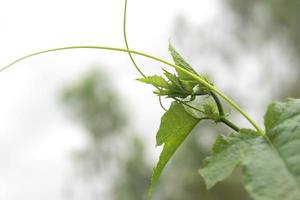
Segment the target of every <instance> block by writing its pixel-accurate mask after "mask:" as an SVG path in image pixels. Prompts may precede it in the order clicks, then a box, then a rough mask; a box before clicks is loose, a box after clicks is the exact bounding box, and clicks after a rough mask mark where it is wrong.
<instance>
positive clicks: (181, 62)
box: [169, 43, 197, 80]
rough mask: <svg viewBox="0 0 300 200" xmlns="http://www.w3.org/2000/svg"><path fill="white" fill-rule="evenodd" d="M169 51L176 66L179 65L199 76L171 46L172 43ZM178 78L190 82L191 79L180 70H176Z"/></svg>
mask: <svg viewBox="0 0 300 200" xmlns="http://www.w3.org/2000/svg"><path fill="white" fill-rule="evenodd" d="M169 51H170V53H171V55H172V57H173V61H174V63H175V64H176V65H178V66H179V67H182V68H184V69H186V70H188V71H190V72H192V73H194V74H197V72H196V71H195V70H194V69H193V68H192V67H191V66H190V65H189V64H188V63H187V62H186V61H185V60H184V59H183V57H182V56H181V55H180V54H179V53H178V52H177V51H176V50H175V48H174V47H173V46H172V45H171V43H170V44H169ZM176 72H177V74H178V76H179V78H180V79H185V80H190V79H191V78H190V77H189V76H188V75H186V74H184V73H182V72H181V71H179V70H176Z"/></svg>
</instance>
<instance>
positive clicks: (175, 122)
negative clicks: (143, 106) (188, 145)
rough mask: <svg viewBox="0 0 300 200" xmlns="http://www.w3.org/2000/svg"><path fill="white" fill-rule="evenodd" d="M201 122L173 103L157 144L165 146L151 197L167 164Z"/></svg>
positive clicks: (153, 180)
mask: <svg viewBox="0 0 300 200" xmlns="http://www.w3.org/2000/svg"><path fill="white" fill-rule="evenodd" d="M199 121H200V120H199V119H196V118H194V117H192V116H191V115H189V114H188V113H187V112H186V111H185V109H184V107H183V106H182V105H181V104H179V103H177V102H173V103H172V105H171V107H170V108H169V110H168V111H167V112H166V113H165V114H164V115H163V116H162V118H161V124H160V127H159V130H158V132H157V135H156V143H157V145H158V146H160V145H163V144H164V147H163V151H162V152H161V155H160V157H159V161H158V163H157V166H156V167H155V168H154V170H153V175H152V181H151V188H150V191H149V194H150V195H151V193H152V191H153V187H154V186H155V184H156V183H157V181H158V178H159V176H160V174H161V172H162V170H163V169H164V167H165V166H166V164H167V162H168V161H169V160H170V158H171V157H172V156H173V154H174V153H175V151H176V150H177V148H178V147H179V146H180V145H181V143H182V142H183V141H184V140H185V138H186V137H187V136H188V134H189V133H190V132H191V131H192V129H193V128H194V127H195V126H196V125H197V123H198V122H199Z"/></svg>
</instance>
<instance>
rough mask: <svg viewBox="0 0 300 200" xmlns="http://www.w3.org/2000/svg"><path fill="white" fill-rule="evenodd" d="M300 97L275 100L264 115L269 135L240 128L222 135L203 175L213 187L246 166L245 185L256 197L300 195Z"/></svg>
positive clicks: (291, 199) (275, 199)
mask: <svg viewBox="0 0 300 200" xmlns="http://www.w3.org/2000/svg"><path fill="white" fill-rule="evenodd" d="M299 124H300V100H289V101H288V102H286V103H273V104H271V105H270V106H269V108H268V111H267V113H266V115H265V126H266V131H267V132H266V135H265V136H261V135H259V134H257V133H256V132H253V131H249V130H247V131H246V130H241V131H240V132H239V133H234V134H231V135H230V136H220V137H219V138H218V140H217V141H216V144H215V145H214V148H213V151H214V153H213V155H212V156H211V157H209V158H208V159H206V162H205V166H204V168H203V169H201V170H200V174H201V175H202V176H203V178H204V179H205V181H206V184H207V187H208V188H210V187H212V186H213V185H215V184H216V183H217V182H219V181H222V180H223V179H225V178H227V177H228V176H229V175H230V174H231V173H232V171H233V170H234V168H235V167H236V166H241V167H242V168H243V172H244V176H245V188H246V189H247V191H248V192H249V193H250V194H251V195H252V196H253V197H254V199H257V200H282V199H285V200H297V199H299V197H300V165H299V163H300V126H299Z"/></svg>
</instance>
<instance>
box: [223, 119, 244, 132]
mask: <svg viewBox="0 0 300 200" xmlns="http://www.w3.org/2000/svg"><path fill="white" fill-rule="evenodd" d="M220 121H221V122H223V123H224V124H226V125H227V126H229V127H230V128H232V129H233V130H235V131H236V132H239V131H240V128H239V127H237V126H236V125H235V124H234V123H232V122H231V121H229V120H228V119H226V118H225V117H221V119H220Z"/></svg>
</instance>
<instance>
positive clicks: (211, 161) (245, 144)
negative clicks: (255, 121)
mask: <svg viewBox="0 0 300 200" xmlns="http://www.w3.org/2000/svg"><path fill="white" fill-rule="evenodd" d="M257 136H258V135H257V133H256V132H254V131H252V130H248V129H241V130H240V133H232V134H231V135H229V136H224V135H221V136H219V137H218V139H217V140H216V143H215V145H214V147H213V155H212V156H211V157H208V158H207V159H206V160H205V166H204V168H203V169H200V170H199V173H200V174H201V175H202V177H203V178H204V180H205V182H206V186H207V188H211V187H212V186H214V185H215V184H216V183H217V182H219V181H222V180H224V179H225V178H227V177H228V176H229V175H230V174H231V173H232V172H233V170H234V169H235V167H236V166H237V165H239V164H240V163H241V162H242V160H243V159H244V156H245V155H246V153H247V151H249V149H250V147H251V146H252V145H253V143H254V142H255V140H256V138H257Z"/></svg>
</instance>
